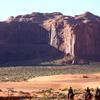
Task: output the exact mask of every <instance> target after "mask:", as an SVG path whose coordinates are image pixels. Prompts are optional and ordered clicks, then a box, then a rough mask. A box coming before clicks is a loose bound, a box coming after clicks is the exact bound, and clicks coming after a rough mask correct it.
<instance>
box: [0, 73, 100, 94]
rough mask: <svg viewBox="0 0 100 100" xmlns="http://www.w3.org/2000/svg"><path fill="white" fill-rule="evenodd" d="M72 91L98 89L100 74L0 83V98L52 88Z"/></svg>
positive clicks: (57, 76)
mask: <svg viewBox="0 0 100 100" xmlns="http://www.w3.org/2000/svg"><path fill="white" fill-rule="evenodd" d="M70 86H71V87H73V88H74V89H85V88H86V87H90V88H94V89H95V88H97V87H99V88H100V73H96V74H66V75H63V74H61V75H53V76H43V77H36V78H32V79H29V80H27V81H23V82H0V96H7V95H9V91H10V92H12V94H11V93H10V95H23V94H24V95H29V94H30V95H31V94H32V93H36V92H38V91H40V90H46V89H50V88H53V89H54V90H59V89H65V88H69V87H70Z"/></svg>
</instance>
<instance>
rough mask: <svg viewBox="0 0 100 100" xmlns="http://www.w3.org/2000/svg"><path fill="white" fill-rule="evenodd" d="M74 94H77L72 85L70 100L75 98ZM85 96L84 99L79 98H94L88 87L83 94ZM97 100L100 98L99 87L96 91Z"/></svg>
mask: <svg viewBox="0 0 100 100" xmlns="http://www.w3.org/2000/svg"><path fill="white" fill-rule="evenodd" d="M74 96H75V94H74V92H73V89H72V87H70V88H69V90H68V100H74ZM83 98H84V99H79V100H92V98H93V95H92V93H91V91H90V89H89V88H88V87H87V89H86V91H85V93H84V95H83ZM95 100H100V89H99V88H98V87H97V89H96V93H95Z"/></svg>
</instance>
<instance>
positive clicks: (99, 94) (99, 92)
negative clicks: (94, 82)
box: [95, 87, 100, 100]
mask: <svg viewBox="0 0 100 100" xmlns="http://www.w3.org/2000/svg"><path fill="white" fill-rule="evenodd" d="M95 100H100V89H99V88H98V87H97V89H96V94H95Z"/></svg>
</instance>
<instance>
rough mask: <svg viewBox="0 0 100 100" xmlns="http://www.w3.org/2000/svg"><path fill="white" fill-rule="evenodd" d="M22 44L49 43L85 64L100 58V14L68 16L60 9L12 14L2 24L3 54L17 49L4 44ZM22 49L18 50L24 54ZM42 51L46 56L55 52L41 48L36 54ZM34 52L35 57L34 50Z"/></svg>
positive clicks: (1, 43) (1, 42)
mask: <svg viewBox="0 0 100 100" xmlns="http://www.w3.org/2000/svg"><path fill="white" fill-rule="evenodd" d="M18 44H19V45H38V46H39V47H40V45H45V44H46V45H48V46H50V47H53V48H54V49H56V50H58V51H60V52H62V53H64V54H65V55H70V56H72V57H73V58H75V59H74V63H84V62H86V60H87V59H88V60H100V17H98V16H96V15H93V14H92V13H90V12H86V13H84V14H81V15H76V16H74V17H72V16H65V15H63V14H61V13H59V12H55V13H32V14H27V15H19V16H16V17H13V16H11V17H10V18H9V19H8V20H6V21H5V22H1V23H0V45H1V46H0V49H1V51H0V56H1V55H2V56H3V57H4V59H5V56H4V54H6V53H7V52H10V53H11V54H12V52H14V50H11V49H10V50H6V51H5V48H2V46H5V45H13V46H15V45H18ZM21 48H22V46H21ZM33 48H35V49H36V51H37V49H38V48H37V47H35V46H33ZM44 48H47V46H44ZM2 49H3V50H2ZM8 49H9V48H8ZM22 49H23V48H22ZM22 49H19V51H16V52H20V54H21V51H22ZM15 50H17V48H15ZM4 51H5V52H4ZM26 51H27V50H26ZM33 51H34V50H33ZM1 52H2V53H1ZM16 52H15V54H16ZM28 52H30V51H28ZM39 52H42V54H44V55H45V53H46V52H47V54H46V55H48V54H49V53H50V52H51V51H48V49H46V51H45V50H44V51H43V50H41V49H40V50H39V51H38V52H37V53H35V57H37V55H38V54H39ZM22 53H23V52H22ZM54 53H55V52H53V51H52V53H50V54H51V55H54ZM30 55H31V54H30ZM32 55H33V56H34V53H33V54H32ZM12 56H13V54H12ZM27 56H28V54H27ZM27 56H26V55H25V56H24V57H27ZM56 56H57V54H56ZM52 57H53V56H52ZM18 58H20V56H19V57H18Z"/></svg>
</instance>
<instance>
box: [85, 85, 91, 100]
mask: <svg viewBox="0 0 100 100" xmlns="http://www.w3.org/2000/svg"><path fill="white" fill-rule="evenodd" d="M91 99H92V93H91V92H90V89H89V88H88V87H87V89H86V92H85V95H84V100H91Z"/></svg>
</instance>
